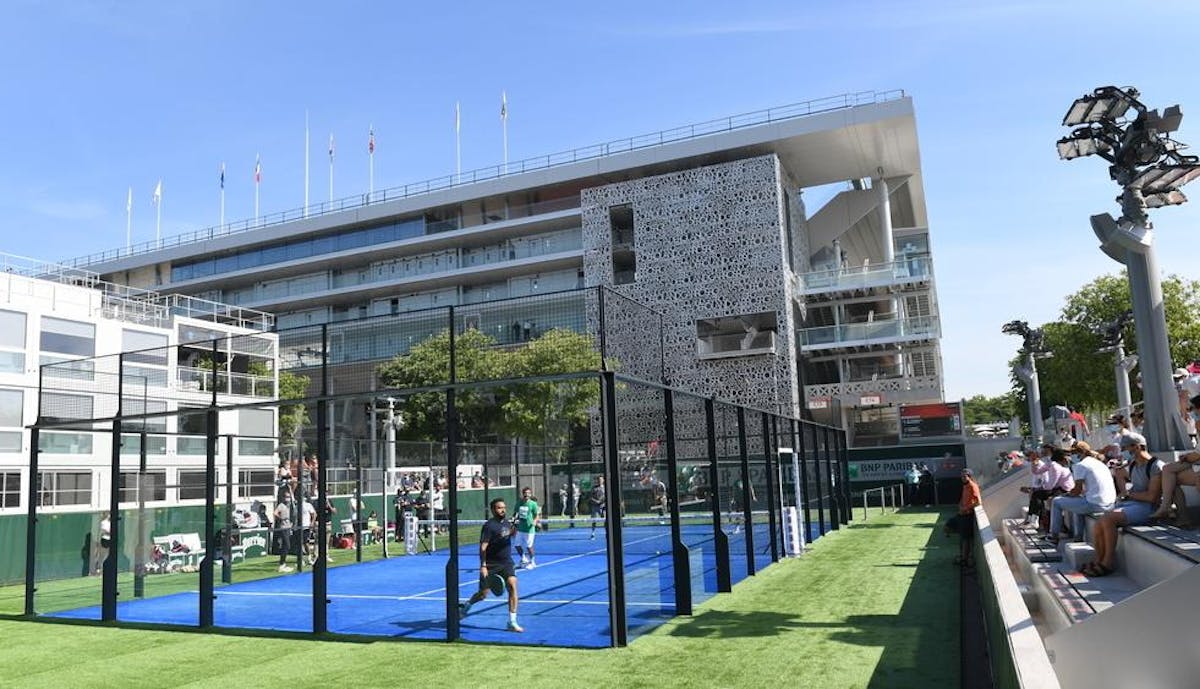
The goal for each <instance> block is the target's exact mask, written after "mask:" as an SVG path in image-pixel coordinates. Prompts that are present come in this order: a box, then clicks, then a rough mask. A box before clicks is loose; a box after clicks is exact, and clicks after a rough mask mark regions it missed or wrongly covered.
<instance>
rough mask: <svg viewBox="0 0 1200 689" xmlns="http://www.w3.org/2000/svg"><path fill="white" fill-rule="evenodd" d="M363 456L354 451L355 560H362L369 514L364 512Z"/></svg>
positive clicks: (352, 511)
mask: <svg viewBox="0 0 1200 689" xmlns="http://www.w3.org/2000/svg"><path fill="white" fill-rule="evenodd" d="M362 486H363V478H362V457H361V456H360V455H359V454H358V453H357V452H355V453H354V509H352V510H351V513H352V514H354V561H355V562H362V549H363V531H364V530H365V529H366V526H367V515H365V514H363V494H362Z"/></svg>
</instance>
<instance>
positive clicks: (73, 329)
mask: <svg viewBox="0 0 1200 689" xmlns="http://www.w3.org/2000/svg"><path fill="white" fill-rule="evenodd" d="M41 350H42V351H43V352H53V353H55V354H67V355H70V356H74V357H81V358H82V357H89V356H96V326H94V325H92V324H90V323H77V322H75V321H64V320H62V319H61V318H50V317H49V316H42V339H41Z"/></svg>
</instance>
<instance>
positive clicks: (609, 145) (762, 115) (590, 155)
mask: <svg viewBox="0 0 1200 689" xmlns="http://www.w3.org/2000/svg"><path fill="white" fill-rule="evenodd" d="M903 97H904V91H903V90H902V89H894V90H890V91H860V92H858V93H846V94H842V95H839V96H829V97H826V98H818V99H815V100H809V101H803V102H800V103H793V104H791V105H783V106H779V107H774V108H768V109H766V110H756V111H754V112H748V113H743V114H740V115H732V116H729V117H723V118H720V119H716V120H708V121H706V122H699V123H697V124H691V125H685V126H682V127H675V128H674V129H664V130H662V131H658V132H654V133H651V134H642V135H639V136H632V137H628V138H624V139H615V140H612V141H608V142H605V143H601V144H593V145H591V146H584V147H582V148H575V149H571V150H569V151H563V152H560V153H550V154H547V155H541V156H536V157H533V158H526V159H524V160H517V161H513V162H510V163H507V164H499V165H491V166H488V167H482V168H477V169H475V170H469V171H466V172H463V173H461V174H455V175H443V176H441V177H435V178H433V179H427V180H423V181H420V182H413V183H410V184H405V185H403V186H397V187H390V188H388V189H381V190H378V191H375V192H372V193H368V194H356V195H354V196H347V197H344V198H341V199H334V200H331V201H325V202H320V203H316V204H310V205H309V206H307V207H301V208H293V209H290V210H285V211H281V212H277V213H269V214H267V215H263V216H259V217H258V218H252V219H246V220H240V221H236V222H232V223H226V224H224V225H218V226H213V227H207V228H204V229H201V230H193V231H191V232H184V233H182V234H177V235H173V236H170V237H165V238H163V239H161V240H156V241H146V242H141V243H138V244H134V245H132V246H129V247H125V248H117V249H110V250H108V251H101V252H98V253H93V254H88V255H87V256H81V257H78V258H74V259H70V260H69V261H67V263H68V264H69V265H70V266H73V267H74V266H87V265H93V264H97V263H103V262H106V261H113V260H116V259H119V258H125V257H127V256H137V255H140V254H146V253H150V252H152V251H158V250H159V249H165V248H169V247H175V246H184V245H188V244H194V243H197V242H205V241H209V240H211V239H214V238H216V237H223V236H227V235H232V234H238V233H242V232H249V231H251V230H256V229H259V228H263V227H269V226H272V225H280V224H283V223H288V222H294V221H296V220H301V219H304V218H312V217H319V216H322V215H327V214H330V213H338V212H341V211H345V210H350V209H354V208H362V207H364V206H369V205H372V204H377V203H385V202H387V201H395V200H398V199H405V198H410V197H413V196H419V195H422V194H429V193H431V192H435V191H442V190H445V189H452V188H454V187H458V186H464V185H467V184H475V183H477V182H484V181H487V180H492V179H499V178H502V177H508V176H510V175H517V174H522V173H525V172H532V171H535V170H545V169H548V168H555V167H560V166H563V165H570V164H573V163H578V162H581V161H586V160H594V159H597V158H605V157H608V156H611V155H616V154H619V153H627V152H630V151H636V150H640V149H644V148H652V147H655V146H662V145H665V144H670V143H675V142H678V141H685V140H688V139H695V138H699V137H703V136H711V135H713V134H720V133H723V132H730V131H734V130H737V129H744V128H746V127H754V126H758V125H763V124H770V123H772V122H780V121H783V120H791V119H796V118H799V117H808V116H810V115H817V114H820V113H825V112H832V111H836V110H844V109H847V108H854V107H860V106H864V105H873V104H876V103H884V102H888V101H893V100H899V99H901V98H903Z"/></svg>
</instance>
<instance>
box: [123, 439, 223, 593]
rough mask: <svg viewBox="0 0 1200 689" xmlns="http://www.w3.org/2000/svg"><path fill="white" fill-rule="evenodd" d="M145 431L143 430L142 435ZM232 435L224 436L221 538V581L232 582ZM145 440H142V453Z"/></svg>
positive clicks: (144, 450) (144, 449) (144, 447)
mask: <svg viewBox="0 0 1200 689" xmlns="http://www.w3.org/2000/svg"><path fill="white" fill-rule="evenodd" d="M144 435H145V432H144V431H143V436H144ZM233 440H234V439H233V435H232V434H230V435H226V436H225V537H224V538H223V539H221V562H223V563H224V564H225V566H224V567H222V568H221V583H222V584H232V583H233V448H234V443H233ZM145 452H146V441H145V439H144V438H143V440H142V454H143V455H145Z"/></svg>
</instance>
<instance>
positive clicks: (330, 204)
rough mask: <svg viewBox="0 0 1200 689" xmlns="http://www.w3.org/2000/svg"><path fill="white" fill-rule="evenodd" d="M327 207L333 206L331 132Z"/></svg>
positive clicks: (331, 139)
mask: <svg viewBox="0 0 1200 689" xmlns="http://www.w3.org/2000/svg"><path fill="white" fill-rule="evenodd" d="M329 207H330V208H331V209H332V208H333V133H332V132H330V134H329Z"/></svg>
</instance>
